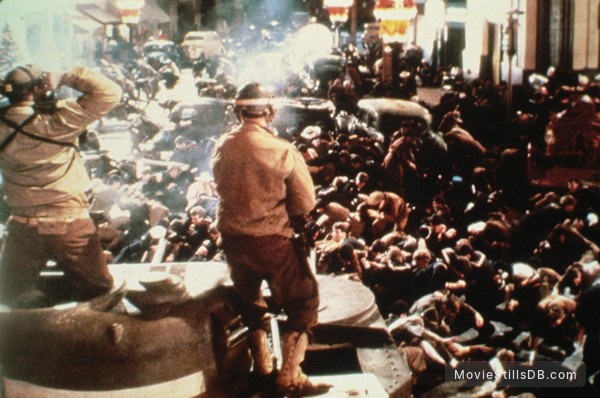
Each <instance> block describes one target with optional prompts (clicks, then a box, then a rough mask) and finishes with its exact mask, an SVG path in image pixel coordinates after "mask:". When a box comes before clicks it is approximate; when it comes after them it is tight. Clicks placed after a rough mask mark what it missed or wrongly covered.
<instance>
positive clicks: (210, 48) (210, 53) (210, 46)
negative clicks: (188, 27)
mask: <svg viewBox="0 0 600 398" xmlns="http://www.w3.org/2000/svg"><path fill="white" fill-rule="evenodd" d="M181 49H182V51H183V54H184V60H185V62H188V63H192V62H194V61H196V60H197V59H198V58H200V57H201V56H202V55H204V57H206V58H211V57H215V56H219V55H221V54H222V52H223V44H222V43H221V38H220V37H219V34H218V33H217V32H216V31H214V30H207V31H191V32H187V33H186V34H185V36H184V37H183V41H182V42H181Z"/></svg>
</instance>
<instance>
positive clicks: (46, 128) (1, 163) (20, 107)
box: [0, 66, 122, 216]
mask: <svg viewBox="0 0 600 398" xmlns="http://www.w3.org/2000/svg"><path fill="white" fill-rule="evenodd" d="M63 83H64V85H66V86H68V87H72V88H74V89H76V90H77V91H80V92H81V93H83V95H82V96H81V97H79V99H77V100H76V101H75V100H68V101H66V102H65V105H64V107H62V108H60V109H58V110H57V111H56V112H55V113H52V114H39V115H37V116H36V117H35V118H34V119H33V120H32V121H31V122H29V123H28V124H27V125H26V126H24V127H23V130H24V131H26V132H28V133H30V134H35V135H37V136H43V137H47V138H50V139H52V140H54V141H61V142H65V143H71V144H75V145H77V139H78V137H79V135H80V134H81V133H82V132H83V131H84V130H85V129H86V127H87V126H88V125H89V124H90V123H92V122H93V121H95V120H97V119H99V118H100V117H102V116H103V115H105V114H106V113H108V112H109V111H110V110H111V109H113V108H114V107H115V106H116V105H117V104H118V102H119V100H120V98H121V94H122V91H121V88H120V87H119V86H118V85H117V84H116V83H113V82H112V81H111V80H109V79H108V78H106V77H104V76H103V75H102V74H100V73H98V72H96V71H94V70H91V69H88V68H85V67H81V66H79V67H75V68H74V69H73V70H72V71H70V72H69V73H67V74H65V76H64V77H63ZM33 113H34V109H33V102H23V103H19V104H15V105H14V106H11V107H10V108H9V109H8V110H7V111H6V113H5V117H6V118H8V119H10V120H12V121H14V122H15V123H17V124H21V123H22V122H23V121H25V119H27V118H28V117H29V116H30V115H32V114H33ZM12 132H13V128H11V127H9V126H7V125H5V124H4V123H2V121H0V142H3V141H4V140H5V139H6V138H7V137H8V136H9V135H10V134H11V133H12ZM0 171H1V172H2V179H3V184H4V191H5V194H6V201H7V203H8V205H9V206H10V207H11V210H12V213H13V214H17V215H24V216H33V215H40V213H39V212H34V213H33V214H32V212H31V211H28V210H31V209H32V208H35V209H37V210H39V209H44V208H46V209H47V208H52V207H54V206H56V205H57V204H59V205H58V206H59V207H61V206H62V207H64V206H65V203H67V205H66V206H68V207H70V206H74V207H79V206H85V200H84V201H83V203H82V200H81V197H82V196H83V195H82V194H83V192H85V191H86V190H88V189H89V188H90V179H89V177H88V174H87V171H86V169H85V166H84V163H83V160H82V159H81V157H80V156H79V154H78V152H77V150H75V149H74V148H72V147H68V146H62V145H57V144H54V143H48V142H43V141H40V140H36V139H34V138H30V137H28V136H26V135H25V134H22V133H17V135H16V137H15V138H14V139H13V140H12V142H11V143H10V144H8V146H7V147H5V148H4V149H3V150H2V153H1V154H0ZM73 199H76V200H73ZM70 202H73V205H68V203H70Z"/></svg>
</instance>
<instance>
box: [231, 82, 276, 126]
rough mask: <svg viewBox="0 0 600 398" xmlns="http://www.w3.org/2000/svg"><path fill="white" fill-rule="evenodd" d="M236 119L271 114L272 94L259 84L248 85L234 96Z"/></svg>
mask: <svg viewBox="0 0 600 398" xmlns="http://www.w3.org/2000/svg"><path fill="white" fill-rule="evenodd" d="M235 112H236V114H237V115H238V117H249V118H256V117H262V116H270V115H272V114H273V112H274V111H273V93H272V92H271V91H270V90H268V89H266V88H265V87H263V86H262V85H261V84H260V83H256V82H253V83H248V84H246V85H245V86H244V87H242V88H241V89H240V90H239V91H238V93H237V95H236V96H235Z"/></svg>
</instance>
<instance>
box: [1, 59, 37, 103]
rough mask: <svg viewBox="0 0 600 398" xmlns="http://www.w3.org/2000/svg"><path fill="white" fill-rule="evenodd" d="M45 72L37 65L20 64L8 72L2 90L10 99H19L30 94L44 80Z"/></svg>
mask: <svg viewBox="0 0 600 398" xmlns="http://www.w3.org/2000/svg"><path fill="white" fill-rule="evenodd" d="M42 76H43V72H42V69H41V68H40V67H39V66H37V65H25V66H18V67H16V68H15V69H13V70H11V71H10V72H8V73H7V74H6V77H5V78H4V81H3V82H2V86H1V87H0V92H1V93H2V95H5V96H7V97H8V98H9V99H11V102H12V99H18V98H20V97H23V96H26V95H27V94H29V92H30V91H31V89H32V88H33V87H35V86H37V85H39V84H40V83H41V82H42Z"/></svg>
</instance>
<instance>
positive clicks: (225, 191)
mask: <svg viewBox="0 0 600 398" xmlns="http://www.w3.org/2000/svg"><path fill="white" fill-rule="evenodd" d="M235 112H236V114H237V116H238V118H239V120H240V122H241V123H240V125H238V126H237V127H235V128H234V129H233V130H232V131H230V132H228V133H226V134H225V135H223V136H222V137H221V138H220V139H219V141H218V142H217V144H216V147H215V152H214V155H213V159H212V161H213V172H214V178H215V182H216V189H217V192H218V194H219V196H220V202H219V207H218V211H217V228H218V230H219V231H220V232H221V238H222V247H223V250H224V252H225V256H226V258H227V261H228V263H229V265H230V266H231V278H232V280H233V282H234V287H235V289H236V291H237V292H238V293H239V295H240V297H241V302H242V305H241V314H242V318H243V320H244V322H245V323H246V325H247V326H248V328H249V330H250V335H249V339H248V340H249V345H250V350H251V353H252V356H253V358H254V373H255V374H256V375H257V376H259V378H261V379H262V378H265V380H269V379H270V380H272V378H271V376H274V378H275V379H276V387H277V388H278V390H279V392H280V393H281V394H284V395H286V396H289V394H291V395H294V394H297V395H305V394H314V393H318V392H325V391H327V390H328V389H329V386H328V385H324V384H313V383H312V382H311V381H310V380H308V378H307V376H306V375H305V374H304V373H303V372H302V369H301V367H300V364H301V362H302V361H303V359H304V353H305V350H306V347H307V345H308V338H309V335H310V333H311V329H312V327H313V326H314V325H315V324H316V323H317V310H318V307H319V291H318V285H317V282H316V279H315V276H314V274H313V273H312V272H311V271H310V269H309V268H308V264H307V263H306V261H305V259H303V258H302V256H301V255H300V254H299V252H298V251H297V250H296V248H295V247H294V244H293V242H292V237H293V234H294V230H293V227H292V223H293V221H294V220H297V219H302V218H303V217H304V216H305V215H306V214H307V213H308V212H309V211H311V210H312V209H313V207H314V206H315V188H314V186H313V182H312V179H311V176H310V174H309V172H308V169H307V166H306V164H305V163H304V160H303V158H302V156H301V155H300V153H299V152H298V150H297V149H296V148H295V147H294V146H293V145H292V144H291V143H289V142H287V141H285V140H284V139H282V138H279V137H277V136H276V135H275V134H274V132H273V131H272V130H271V128H270V127H269V123H270V122H271V121H272V120H273V117H274V115H275V109H274V106H273V95H272V94H271V92H270V91H269V90H267V89H265V88H264V87H263V86H262V85H260V84H258V83H250V84H248V85H246V86H244V87H243V88H242V89H241V90H240V91H239V92H238V94H237V96H236V98H235ZM263 280H266V281H267V283H268V285H269V288H270V290H271V294H272V300H273V302H274V304H275V305H277V306H278V307H279V308H280V309H283V310H284V311H285V313H286V315H287V316H288V321H287V326H288V329H289V330H285V331H284V333H283V336H282V344H283V347H282V351H283V362H282V364H281V370H280V371H279V372H278V374H277V375H276V376H275V374H274V371H273V359H272V355H271V353H270V352H269V350H268V345H267V331H268V327H269V322H268V319H267V318H266V317H265V315H266V313H267V305H266V303H265V300H264V298H263V297H262V294H261V284H262V281H263Z"/></svg>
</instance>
